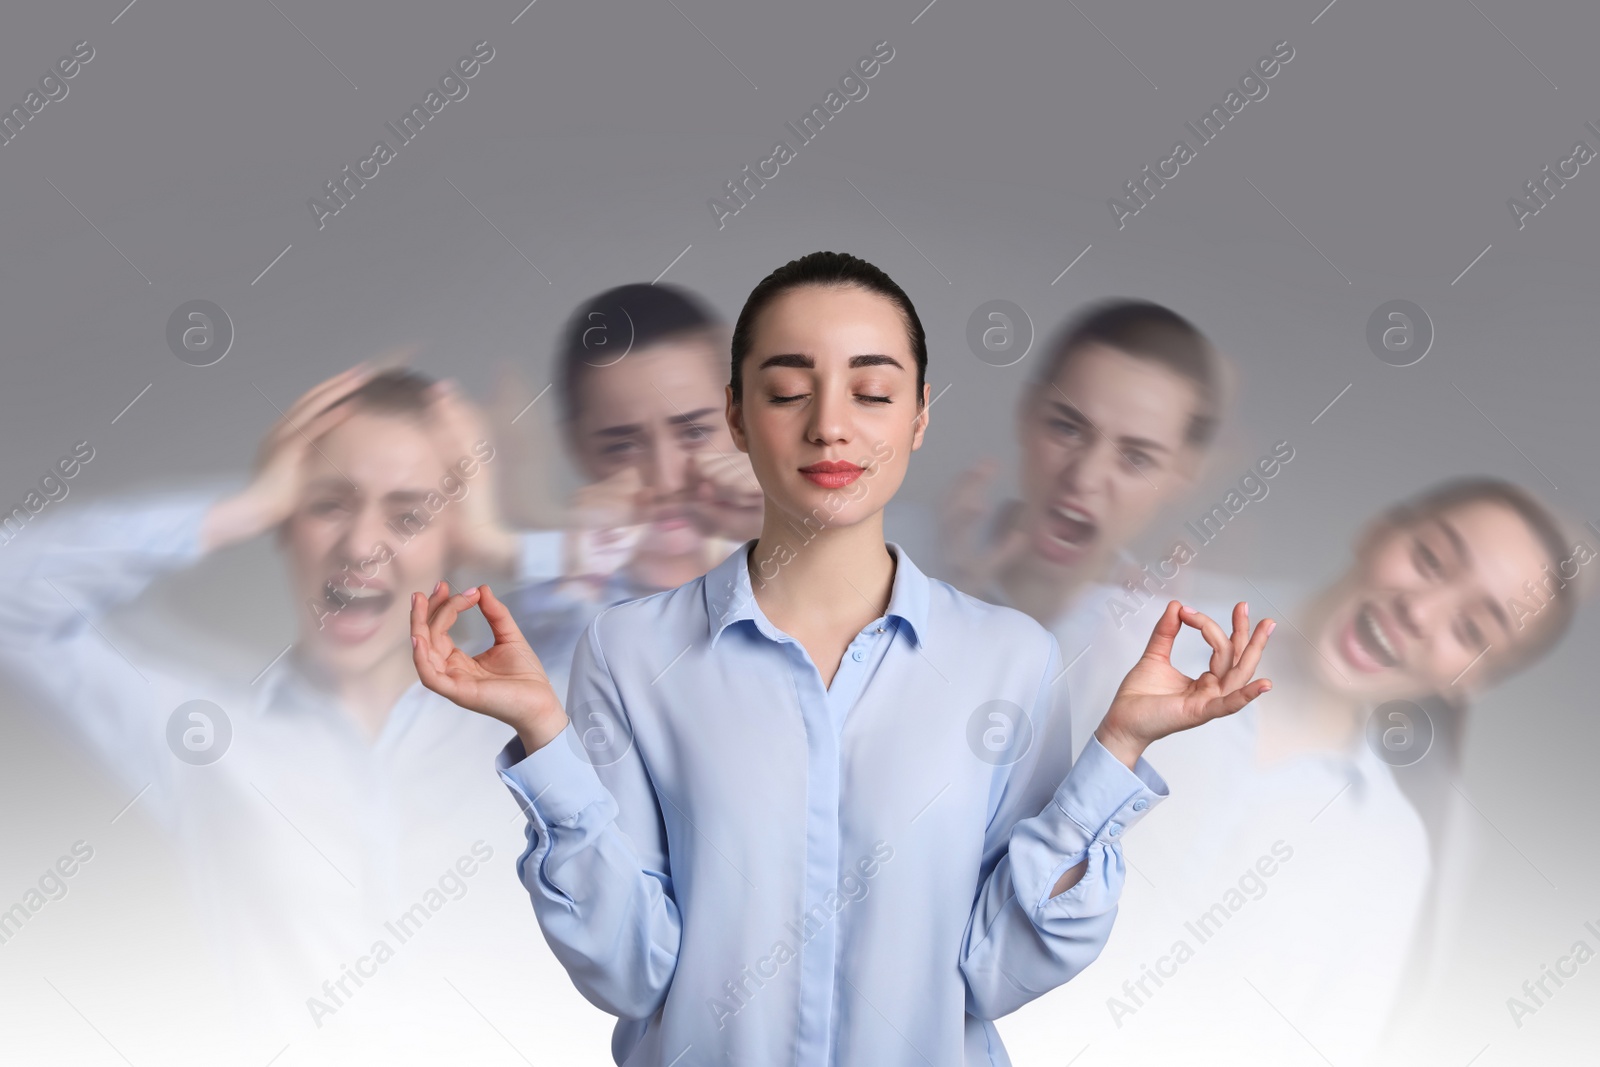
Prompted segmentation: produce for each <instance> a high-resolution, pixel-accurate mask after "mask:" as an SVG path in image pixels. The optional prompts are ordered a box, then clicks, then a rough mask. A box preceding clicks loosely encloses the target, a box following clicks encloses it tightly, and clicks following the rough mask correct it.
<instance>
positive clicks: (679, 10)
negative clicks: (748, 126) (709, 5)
mask: <svg viewBox="0 0 1600 1067" xmlns="http://www.w3.org/2000/svg"><path fill="white" fill-rule="evenodd" d="M667 3H669V4H672V10H674V11H676V12H677V13H678V14H680V15H683V8H681V7H679V6H678V5H677V4H675V3H673V0H667ZM683 21H685V22H687V23H688V24H689V25H691V26H694V19H692V18H690V17H689V16H688V15H683ZM694 32H695V33H698V34H699V35H700V36H702V37H706V35H705V31H704V30H702V29H701V28H700V27H699V26H694ZM706 44H708V45H710V46H711V47H712V48H717V42H715V41H713V40H712V39H711V38H709V37H706ZM717 55H719V56H721V57H722V58H723V59H728V53H726V52H724V51H723V50H722V49H720V48H717ZM728 66H730V67H732V68H733V69H734V70H739V64H737V63H735V62H734V61H733V60H731V59H728ZM739 77H741V78H743V79H744V80H745V81H747V82H750V76H749V75H748V74H746V73H745V72H744V71H742V70H739ZM750 88H752V89H756V90H760V88H761V86H759V85H757V84H756V83H755V82H750Z"/></svg>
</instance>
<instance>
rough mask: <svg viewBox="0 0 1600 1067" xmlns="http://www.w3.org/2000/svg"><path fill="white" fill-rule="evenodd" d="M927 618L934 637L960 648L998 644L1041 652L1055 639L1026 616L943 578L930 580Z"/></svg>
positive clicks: (1015, 609) (1023, 612)
mask: <svg viewBox="0 0 1600 1067" xmlns="http://www.w3.org/2000/svg"><path fill="white" fill-rule="evenodd" d="M928 618H929V626H930V628H931V629H933V630H934V631H935V633H938V634H940V635H944V634H948V635H949V636H948V639H949V640H951V641H952V643H953V645H954V647H959V648H969V647H972V646H974V645H982V646H993V645H995V644H999V643H1003V644H1006V645H1008V646H1010V647H1014V648H1015V647H1028V646H1038V647H1041V648H1042V647H1045V644H1046V641H1047V640H1050V639H1053V638H1054V635H1053V634H1052V633H1051V632H1050V630H1049V629H1047V628H1046V627H1045V626H1043V625H1042V624H1040V622H1039V621H1038V620H1037V619H1035V618H1034V617H1033V616H1032V615H1029V614H1028V613H1027V612H1025V611H1021V610H1019V609H1017V608H1013V607H1009V606H1008V605H1005V604H995V603H992V602H990V601H988V600H984V599H982V598H981V597H976V596H973V595H972V594H971V593H967V592H963V591H962V590H960V589H957V588H956V587H955V586H953V585H951V584H950V583H949V582H946V581H944V580H943V579H940V578H933V577H929V579H928ZM941 639H944V638H943V637H941Z"/></svg>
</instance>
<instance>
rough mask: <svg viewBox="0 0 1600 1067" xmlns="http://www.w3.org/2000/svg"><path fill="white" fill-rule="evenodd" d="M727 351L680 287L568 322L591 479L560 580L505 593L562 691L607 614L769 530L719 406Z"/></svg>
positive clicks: (621, 299) (560, 353)
mask: <svg viewBox="0 0 1600 1067" xmlns="http://www.w3.org/2000/svg"><path fill="white" fill-rule="evenodd" d="M727 359H728V338H727V328H726V326H725V325H724V324H723V323H722V322H721V321H720V320H719V319H718V318H717V317H716V315H715V313H714V312H713V311H712V310H711V309H710V307H709V306H708V305H707V304H706V302H705V301H703V300H702V299H701V298H700V297H698V296H697V295H695V294H694V293H691V292H690V291H688V290H687V289H683V288H680V287H677V286H672V285H667V284H656V285H649V284H631V285H621V286H617V287H616V288H613V289H608V290H606V291H605V292H603V293H600V294H598V295H596V296H594V297H591V298H590V299H588V300H586V301H585V302H584V303H583V304H582V305H580V306H579V307H578V308H577V309H576V310H575V311H574V312H573V313H572V315H571V317H570V318H569V319H568V320H567V322H566V324H565V326H564V328H563V330H562V332H561V335H560V337H559V340H558V342H557V351H556V359H555V384H556V401H557V404H558V407H559V423H560V427H561V438H562V440H563V442H564V444H565V445H566V448H567V451H568V455H569V456H570V457H571V459H572V462H573V464H574V465H575V466H576V467H577V469H578V472H579V474H580V476H581V477H582V479H583V482H584V484H583V486H582V488H580V489H579V490H578V492H577V493H576V494H575V497H574V499H573V501H572V503H571V505H570V507H569V514H568V520H567V528H566V531H565V536H564V537H563V538H562V542H561V547H560V562H559V568H560V576H559V577H556V578H552V579H550V580H547V581H543V582H538V583H534V584H530V585H526V586H523V587H522V588H519V589H517V590H516V591H514V592H513V593H512V594H510V595H509V596H507V597H506V603H507V605H508V606H509V607H510V609H511V611H512V614H513V616H514V617H515V618H516V620H517V623H518V625H519V626H521V628H522V631H523V633H524V635H525V636H526V637H527V639H528V643H529V645H531V646H532V647H533V648H534V650H535V651H536V652H537V653H538V655H539V658H540V660H541V661H542V662H543V663H544V665H545V667H546V669H547V670H548V672H549V674H550V678H551V682H552V684H553V685H554V686H555V688H556V691H557V692H558V693H563V694H564V693H565V692H566V683H567V673H568V670H569V668H570V666H571V663H572V654H573V651H574V649H575V648H576V646H577V641H578V637H579V635H581V634H582V632H583V629H584V627H585V626H586V625H587V624H588V622H589V620H590V619H591V618H593V617H594V615H596V614H597V613H598V612H599V611H600V610H601V609H602V608H604V607H606V606H607V605H609V604H614V603H617V602H619V601H622V600H632V599H635V598H637V597H642V596H647V595H649V594H651V593H656V592H660V591H661V590H663V589H672V588H676V587H677V586H679V585H682V584H683V583H685V582H688V581H691V580H692V579H694V578H697V577H699V576H700V575H702V574H704V573H705V572H706V571H708V570H709V569H711V567H713V566H715V565H716V564H717V563H720V562H721V561H722V560H723V559H725V558H727V556H728V553H729V552H731V551H732V550H733V549H734V547H736V546H737V545H738V544H740V543H742V542H744V541H745V540H747V539H748V538H751V537H755V536H756V535H757V534H758V533H759V532H760V530H761V516H762V501H763V497H762V492H761V488H760V486H759V485H758V484H757V483H756V480H755V475H754V473H753V472H752V471H751V469H750V460H749V457H748V456H746V455H745V454H744V453H743V452H741V451H739V449H738V448H737V447H735V445H734V443H733V437H732V435H731V434H730V433H729V432H728V425H727V421H726V419H725V417H724V414H723V408H724V393H725V389H726V383H727V376H728V367H727Z"/></svg>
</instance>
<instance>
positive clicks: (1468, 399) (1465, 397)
mask: <svg viewBox="0 0 1600 1067" xmlns="http://www.w3.org/2000/svg"><path fill="white" fill-rule="evenodd" d="M1450 387H1451V388H1452V389H1454V390H1455V391H1456V392H1458V393H1461V387H1460V386H1459V385H1457V384H1456V383H1455V382H1451V383H1450ZM1461 399H1463V400H1465V401H1466V402H1467V403H1469V404H1472V409H1473V410H1474V411H1476V412H1477V413H1478V414H1479V415H1483V421H1484V422H1487V423H1488V424H1489V425H1490V426H1494V432H1495V433H1497V434H1499V435H1500V436H1501V437H1505V438H1506V444H1508V445H1510V446H1511V447H1512V448H1516V449H1517V455H1519V456H1521V457H1522V458H1523V459H1526V460H1528V466H1530V467H1532V468H1533V469H1534V470H1536V471H1539V477H1541V478H1543V479H1544V480H1545V481H1547V482H1550V488H1552V489H1554V490H1555V491H1556V492H1558V493H1559V492H1560V491H1561V487H1560V486H1558V485H1556V483H1555V482H1553V481H1550V476H1549V475H1548V474H1546V473H1545V472H1544V471H1542V470H1539V465H1538V464H1537V463H1535V462H1534V461H1533V460H1531V459H1528V454H1527V453H1526V452H1524V451H1523V450H1522V449H1520V448H1517V443H1516V442H1515V441H1513V440H1512V439H1511V438H1509V437H1506V432H1505V431H1504V430H1502V429H1501V428H1500V427H1498V426H1495V425H1494V420H1493V419H1491V418H1490V417H1489V416H1488V415H1484V412H1483V409H1482V408H1480V407H1479V406H1478V405H1477V404H1473V403H1472V398H1471V397H1470V396H1468V395H1467V394H1466V393H1461Z"/></svg>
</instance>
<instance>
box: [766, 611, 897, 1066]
mask: <svg viewBox="0 0 1600 1067" xmlns="http://www.w3.org/2000/svg"><path fill="white" fill-rule="evenodd" d="M885 634H886V623H885V621H884V620H883V619H877V620H875V621H874V622H872V623H869V624H868V625H867V626H866V628H864V629H863V630H862V631H861V632H860V633H858V634H857V635H856V637H855V639H854V640H852V641H851V642H850V645H849V647H848V648H846V649H845V652H844V655H843V656H842V657H841V659H840V661H839V669H838V670H837V671H836V672H834V677H833V684H832V687H831V688H827V687H824V686H823V684H822V675H821V673H820V672H819V671H818V670H817V668H816V665H815V664H814V663H812V661H811V658H810V656H809V655H808V654H807V652H806V650H805V648H804V647H803V646H802V645H801V644H800V643H799V642H798V641H795V640H794V639H793V638H790V637H787V635H785V637H784V640H785V641H786V642H787V649H786V651H787V652H788V654H789V657H790V663H791V666H792V667H793V673H794V676H795V689H796V692H797V693H799V696H800V712H801V716H802V718H803V719H804V721H805V727H806V867H805V871H806V874H805V878H806V886H805V897H804V901H805V903H804V909H805V910H804V912H803V913H802V915H801V916H800V921H799V923H798V924H797V928H798V930H799V933H800V937H801V938H802V941H803V944H802V947H801V950H800V1018H799V1035H798V1041H797V1044H796V1050H795V1063H796V1065H797V1067H812V1065H815V1067H824V1065H826V1064H828V1063H829V1056H830V1055H831V1051H832V1048H833V1031H834V1028H835V1026H836V1023H837V1020H836V1019H835V1018H834V1009H835V1004H836V1000H837V998H836V997H835V989H834V987H835V985H836V983H837V975H836V973H835V972H836V966H837V964H836V961H837V958H838V954H837V951H836V950H837V938H838V930H837V926H838V924H837V923H836V922H835V921H834V913H833V909H832V907H831V906H829V904H828V903H827V897H828V894H829V892H831V891H835V890H837V888H838V886H837V883H838V877H839V847H840V841H839V800H840V797H839V771H840V760H839V738H840V734H841V732H842V731H843V729H844V720H845V717H846V715H848V714H849V711H850V709H851V707H852V706H853V705H854V704H855V702H856V700H857V698H858V697H859V696H860V695H861V691H862V689H863V687H864V683H865V680H866V678H867V677H868V675H869V674H870V672H871V669H872V667H873V666H874V665H875V662H876V653H877V652H878V651H879V649H878V642H880V641H881V640H882V639H883V637H884V636H885Z"/></svg>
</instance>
